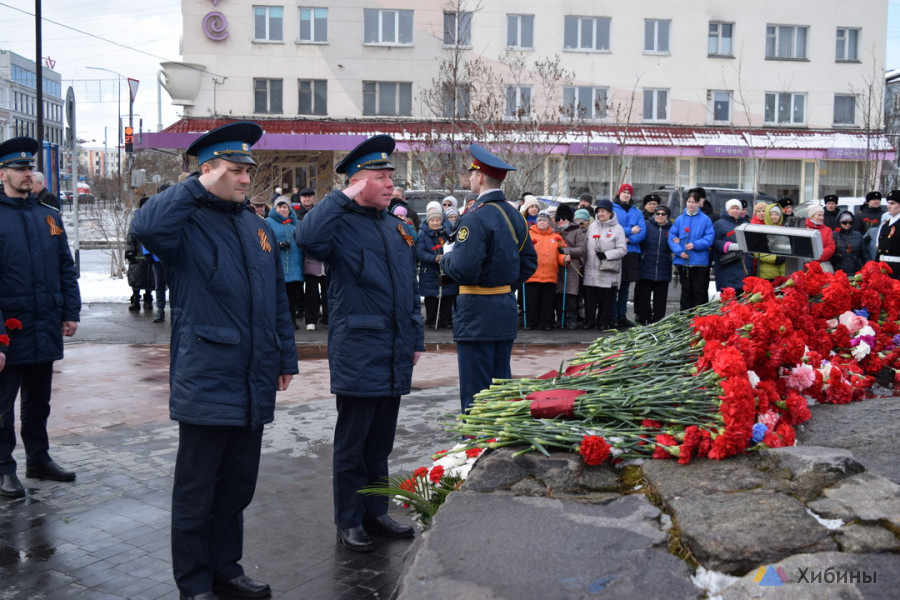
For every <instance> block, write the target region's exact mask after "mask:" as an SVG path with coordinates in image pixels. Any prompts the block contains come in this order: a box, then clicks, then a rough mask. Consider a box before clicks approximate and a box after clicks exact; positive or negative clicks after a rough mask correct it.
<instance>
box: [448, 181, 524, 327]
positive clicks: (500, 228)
mask: <svg viewBox="0 0 900 600" xmlns="http://www.w3.org/2000/svg"><path fill="white" fill-rule="evenodd" d="M491 205H494V206H491ZM495 207H498V208H500V209H501V210H502V211H503V212H504V213H506V216H507V217H509V222H507V220H506V219H505V218H503V215H502V214H500V211H499V210H497V208H495ZM509 223H511V224H512V226H513V228H514V230H515V235H513V232H512V231H510V228H509ZM523 240H524V242H525V243H524V244H522V242H523ZM520 245H521V248H522V249H521V251H520V250H519V247H520ZM441 266H442V267H443V268H444V273H446V274H447V275H448V276H449V277H450V278H451V279H453V280H454V281H456V282H458V283H459V284H460V285H478V286H482V287H496V286H501V285H509V286H512V288H513V289H514V290H515V289H517V288H518V287H519V286H520V285H522V284H523V283H524V282H525V280H527V279H528V278H529V277H531V275H532V274H533V273H534V271H535V269H537V253H535V251H534V245H533V244H532V243H531V236H530V235H529V234H528V226H527V224H526V223H525V219H524V218H522V215H521V214H520V213H519V211H517V210H516V209H514V208H513V207H512V206H510V205H509V203H508V202H506V197H505V196H504V195H503V192H501V191H500V190H496V191H491V192H488V193H486V194H484V195H482V196H481V197H479V198H478V200H476V201H475V204H473V205H472V208H470V209H469V210H467V211H466V214H464V215H463V216H462V217H461V218H460V220H459V223H458V227H457V232H456V244H454V246H453V250H452V251H451V252H450V253H449V254H446V255H445V256H444V258H443V259H442V260H441ZM517 325H518V308H517V306H516V298H515V296H514V295H513V294H512V292H510V293H508V294H492V295H479V294H460V295H459V296H457V298H456V308H455V309H454V312H453V339H454V340H456V341H458V342H471V341H485V342H502V341H507V340H514V339H516V328H517Z"/></svg>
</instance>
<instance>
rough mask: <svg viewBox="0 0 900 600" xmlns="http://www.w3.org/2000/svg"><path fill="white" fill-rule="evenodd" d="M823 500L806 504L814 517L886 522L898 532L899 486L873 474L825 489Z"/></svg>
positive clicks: (861, 474) (899, 525) (899, 516)
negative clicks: (813, 513) (815, 515)
mask: <svg viewBox="0 0 900 600" xmlns="http://www.w3.org/2000/svg"><path fill="white" fill-rule="evenodd" d="M822 494H823V497H822V498H819V499H817V500H814V501H812V502H810V503H809V507H810V509H812V511H813V512H815V513H816V514H818V515H820V516H823V517H826V518H829V519H842V520H844V521H851V520H853V519H860V520H863V521H881V520H884V521H887V522H889V523H890V524H891V525H892V526H893V527H894V528H895V529H900V485H898V484H896V483H894V482H893V481H891V480H889V479H887V478H886V477H882V476H881V475H878V474H876V473H868V472H866V473H860V474H859V475H854V476H853V477H848V478H847V479H844V480H843V481H841V482H840V483H838V484H837V485H835V486H833V487H830V488H826V489H825V490H824V491H823V492H822Z"/></svg>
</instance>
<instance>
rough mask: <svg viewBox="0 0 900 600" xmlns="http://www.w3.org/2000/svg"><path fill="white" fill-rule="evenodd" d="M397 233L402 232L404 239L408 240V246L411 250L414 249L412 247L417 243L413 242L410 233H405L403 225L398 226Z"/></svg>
mask: <svg viewBox="0 0 900 600" xmlns="http://www.w3.org/2000/svg"><path fill="white" fill-rule="evenodd" d="M397 231H399V232H400V235H402V236H403V239H404V240H406V245H407V246H409V247H410V248H412V246H413V244H415V242H414V241H413V238H412V236H411V235H409V234H408V233H406V231H404V229H403V225H401V224H399V223H398V224H397Z"/></svg>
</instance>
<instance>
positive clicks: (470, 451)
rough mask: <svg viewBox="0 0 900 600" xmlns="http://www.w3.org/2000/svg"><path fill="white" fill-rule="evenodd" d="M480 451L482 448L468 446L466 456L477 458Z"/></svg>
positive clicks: (482, 450)
mask: <svg viewBox="0 0 900 600" xmlns="http://www.w3.org/2000/svg"><path fill="white" fill-rule="evenodd" d="M482 452H484V448H469V449H468V450H466V456H467V457H468V458H478V457H479V456H481V453H482Z"/></svg>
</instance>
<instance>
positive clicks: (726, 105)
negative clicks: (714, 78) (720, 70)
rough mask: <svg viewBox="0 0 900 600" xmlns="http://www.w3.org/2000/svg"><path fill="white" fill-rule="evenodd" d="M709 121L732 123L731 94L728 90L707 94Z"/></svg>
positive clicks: (712, 91) (713, 91)
mask: <svg viewBox="0 0 900 600" xmlns="http://www.w3.org/2000/svg"><path fill="white" fill-rule="evenodd" d="M706 97H707V105H708V106H707V107H708V110H709V115H708V116H709V119H710V122H711V123H730V122H731V92H729V91H727V90H710V91H709V92H707V94H706Z"/></svg>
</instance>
